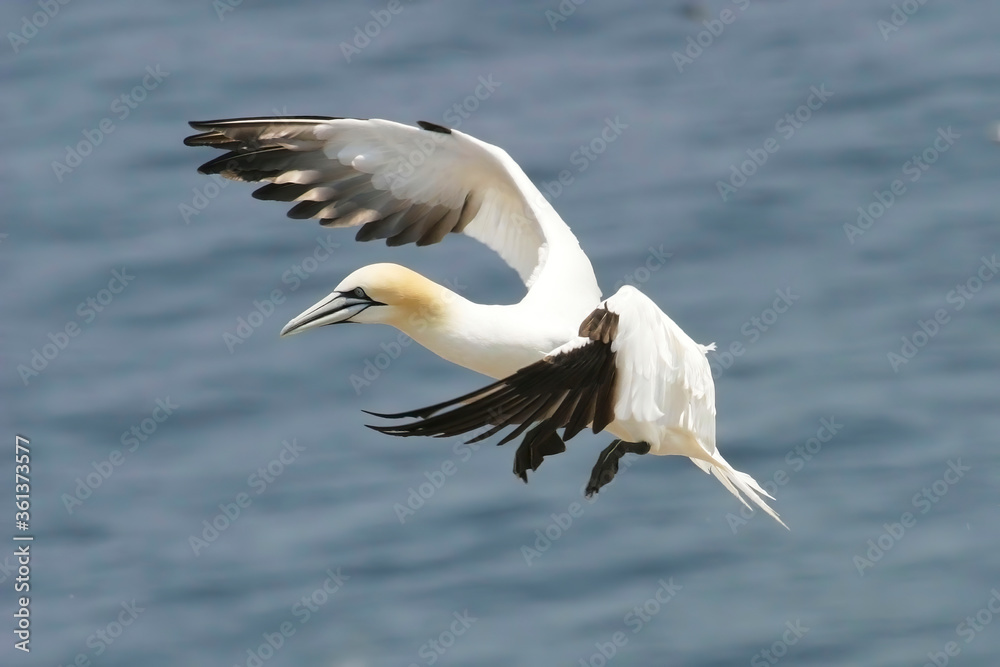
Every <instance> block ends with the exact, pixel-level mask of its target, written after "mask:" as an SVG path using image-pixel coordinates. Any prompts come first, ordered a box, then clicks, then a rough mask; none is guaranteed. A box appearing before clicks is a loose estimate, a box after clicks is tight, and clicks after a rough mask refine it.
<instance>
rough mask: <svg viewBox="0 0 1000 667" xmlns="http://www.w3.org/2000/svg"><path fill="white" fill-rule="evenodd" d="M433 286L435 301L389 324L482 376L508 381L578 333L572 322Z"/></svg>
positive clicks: (440, 355) (449, 359)
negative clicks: (562, 322) (560, 322)
mask: <svg viewBox="0 0 1000 667" xmlns="http://www.w3.org/2000/svg"><path fill="white" fill-rule="evenodd" d="M435 287H436V288H437V293H436V294H435V295H434V299H433V301H431V302H428V303H426V304H424V307H421V308H415V309H411V310H410V312H408V313H407V314H406V315H404V316H402V317H400V318H398V319H397V320H396V321H394V322H392V323H391V324H393V325H394V326H395V327H396V328H397V329H399V330H400V331H402V332H403V333H405V334H406V335H408V336H409V337H410V338H412V339H413V340H415V341H416V342H417V343H419V344H420V345H422V346H424V347H425V348H427V349H428V350H430V351H431V352H433V353H434V354H436V355H438V356H439V357H441V358H442V359H445V360H447V361H450V362H452V363H454V364H458V365H459V366H463V367H465V368H468V369H471V370H474V371H476V372H478V373H482V374H483V375H487V376H489V377H493V378H496V379H499V378H502V377H506V376H507V375H510V374H511V373H514V372H515V371H517V370H518V369H520V368H523V367H524V366H526V365H528V364H530V363H534V362H535V361H538V360H539V359H541V358H542V357H544V356H545V355H546V354H547V353H548V352H549V351H551V350H552V349H553V348H554V347H556V346H558V345H561V344H562V343H564V342H566V340H569V338H570V337H571V336H573V335H574V334H575V331H574V330H573V326H574V325H573V323H566V324H565V325H564V326H559V325H558V324H555V323H552V322H549V321H546V318H542V317H531V316H530V314H528V313H526V312H524V307H523V306H521V305H519V304H515V305H510V306H497V305H483V304H479V303H474V302H472V301H469V300H468V299H466V298H464V297H462V296H461V295H459V294H457V293H455V292H453V291H452V290H449V289H448V288H446V287H444V286H441V285H437V284H435Z"/></svg>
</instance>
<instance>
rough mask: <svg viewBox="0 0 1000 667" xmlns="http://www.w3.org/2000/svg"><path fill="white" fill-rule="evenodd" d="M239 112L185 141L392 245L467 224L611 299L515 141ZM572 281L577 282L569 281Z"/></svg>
mask: <svg viewBox="0 0 1000 667" xmlns="http://www.w3.org/2000/svg"><path fill="white" fill-rule="evenodd" d="M419 125H420V127H419V128H418V127H412V126H409V125H402V124H400V123H395V122H392V121H387V120H379V119H372V120H362V119H354V118H327V117H318V116H307V117H300V118H240V119H233V120H213V121H199V122H192V123H191V127H193V128H195V129H196V130H201V131H202V132H201V134H196V135H193V136H190V137H188V138H187V139H185V140H184V143H185V144H187V145H188V146H211V147H213V148H219V149H223V150H227V151H228V152H227V153H226V154H224V155H222V156H220V157H218V158H216V159H214V160H211V161H209V162H206V163H205V164H203V165H202V166H201V167H200V168H199V171H201V172H202V173H205V174H220V175H222V176H224V177H226V178H230V179H234V180H242V181H269V184H268V185H265V186H264V187H262V188H259V189H258V190H256V191H255V192H254V193H253V196H254V197H256V198H257V199H269V200H277V201H285V202H295V205H294V206H293V207H292V208H291V210H290V211H289V212H288V215H289V217H291V218H298V219H307V218H315V219H318V220H319V221H320V224H322V225H325V226H329V227H360V228H361V229H360V230H358V233H357V239H358V240H359V241H369V240H372V239H386V242H387V243H388V245H402V244H406V243H416V244H417V245H428V244H432V243H437V242H439V241H441V240H442V239H443V238H444V237H445V236H446V235H447V234H448V233H449V232H460V233H463V234H466V235H467V236H470V237H472V238H474V239H476V240H478V241H481V242H482V243H484V244H486V245H487V246H489V247H490V248H491V249H493V250H494V251H496V252H497V253H498V254H499V255H500V256H501V257H502V258H503V259H504V261H505V262H507V264H509V265H510V266H511V267H513V268H514V269H515V270H516V271H517V273H518V275H519V276H520V277H521V279H522V280H523V281H524V283H525V284H526V285H527V286H528V288H529V289H530V288H532V287H533V286H535V285H536V284H539V283H551V284H552V287H553V289H558V288H559V287H563V286H566V287H568V286H572V289H573V291H572V292H570V293H571V294H575V295H578V296H576V297H574V298H582V297H586V298H587V299H589V300H590V301H589V304H590V305H589V306H588V307H591V308H592V307H593V305H594V304H596V303H598V302H599V301H600V290H599V289H598V287H597V281H596V279H595V277H594V272H593V269H592V267H591V265H590V261H589V260H588V259H587V257H586V255H585V254H584V253H583V251H582V250H581V249H580V247H579V243H578V242H577V240H576V237H575V236H573V233H572V232H571V231H570V229H569V228H568V227H567V226H566V224H565V223H564V222H563V221H562V219H561V218H560V217H559V215H558V214H557V213H556V212H555V210H554V209H553V208H552V206H551V205H550V204H549V203H548V202H547V201H546V200H545V198H544V197H543V196H542V195H541V193H540V192H539V191H538V189H537V188H535V186H534V185H533V184H532V183H531V181H530V180H529V179H528V177H527V176H526V175H525V173H524V172H523V171H522V170H521V168H520V167H519V166H518V165H517V163H515V162H514V160H512V159H511V158H510V156H509V155H507V153H506V152H504V151H503V150H501V149H500V148H497V147H496V146H493V145H491V144H487V143H485V142H483V141H480V140H478V139H476V138H474V137H471V136H469V135H467V134H464V133H462V132H458V131H457V130H450V129H448V128H445V127H442V126H440V125H435V124H433V123H427V122H424V121H421V122H420V123H419ZM567 291H568V290H567Z"/></svg>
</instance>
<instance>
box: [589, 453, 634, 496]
mask: <svg viewBox="0 0 1000 667" xmlns="http://www.w3.org/2000/svg"><path fill="white" fill-rule="evenodd" d="M648 453H649V444H648V443H645V442H623V441H621V440H615V441H614V442H612V443H611V444H610V445H608V446H607V447H605V448H604V451H602V452H601V455H600V456H599V457H598V458H597V463H595V464H594V469H593V470H592V471H591V472H590V481H589V482H587V488H586V490H585V493H586V494H587V497H588V498H589V497H591V496H592V495H594V494H595V493H597V492H598V491H600V490H601V487H602V486H604V485H605V484H607V483H608V482H610V481H611V480H613V479H614V478H615V475H616V474H618V461H619V460H621V458H622V457H623V456H625V455H626V454H648Z"/></svg>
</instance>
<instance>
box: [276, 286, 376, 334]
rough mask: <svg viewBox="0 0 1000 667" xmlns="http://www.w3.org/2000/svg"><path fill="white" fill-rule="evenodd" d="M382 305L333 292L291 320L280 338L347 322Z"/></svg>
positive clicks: (348, 294)
mask: <svg viewBox="0 0 1000 667" xmlns="http://www.w3.org/2000/svg"><path fill="white" fill-rule="evenodd" d="M378 305H382V304H380V303H379V302H377V301H373V300H372V299H369V298H359V297H356V296H354V295H352V294H350V293H347V294H341V293H340V292H333V293H332V294H330V296H328V297H326V298H325V299H323V300H322V301H320V302H319V303H317V304H315V305H314V306H312V307H311V308H309V309H308V310H306V311H305V312H303V313H301V314H299V315H298V316H297V317H295V318H293V319H292V320H291V321H290V322H289V323H288V324H286V325H285V327H284V328H283V329H282V330H281V335H282V336H290V335H291V334H297V333H301V332H303V331H305V330H306V329H315V328H316V327H323V326H326V325H328V324H339V323H341V322H349V321H350V320H351V318H352V317H354V316H355V315H357V314H358V313H360V312H361V311H362V310H364V309H365V308H368V307H369V306H378Z"/></svg>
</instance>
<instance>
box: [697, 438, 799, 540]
mask: <svg viewBox="0 0 1000 667" xmlns="http://www.w3.org/2000/svg"><path fill="white" fill-rule="evenodd" d="M712 458H713V459H715V463H714V464H712V463H708V462H707V461H702V460H699V459H691V460H692V461H694V463H695V464H696V465H697V466H698V467H699V468H701V469H702V470H704V471H705V472H711V473H712V474H713V475H715V477H716V479H718V480H719V481H720V482H722V485H723V486H724V487H726V488H727V489H729V492H730V493H732V494H733V495H734V496H736V497H737V498H739V499H740V502H741V503H743V504H744V505H746V506H747V507H750V504H749V503H748V502H747V501H746V500H745V499H744V498H743V496H742V495H740V491H742V492H743V493H744V494H745V495H746V497H747V498H749V499H750V500H752V501H753V502H754V504H755V505H757V506H758V507H760V508H761V509H762V510H764V511H765V512H767V513H768V514H770V515H771V516H772V517H774V520H775V521H777V522H778V523H780V524H781V525H782V526H784V527H785V529H786V530H791V528H789V527H788V526H785V522H784V521H782V520H781V517H779V516H778V513H777V512H775V511H774V510H773V509H771V508H770V506H769V505H768V504H767V502H766V501H765V500H764V499H763V498H761V496H762V495H763V496H767V497H768V498H770V499H771V500H774V496H772V495H771V494H769V493H768V492H767V491H765V490H764V489H762V488H761V487H760V484H758V483H757V480H755V479H754V478H753V477H751V476H750V475H748V474H746V473H745V472H740V471H739V470H737V469H736V468H734V467H733V466H731V465H729V462H728V461H726V459H724V458H722V454H720V453H719V451H718V450H716V451H715V454H714V455H713V456H712ZM720 464H721V465H720ZM737 489H739V491H737ZM751 509H752V508H751Z"/></svg>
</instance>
